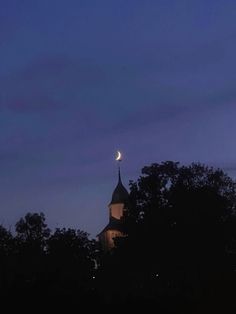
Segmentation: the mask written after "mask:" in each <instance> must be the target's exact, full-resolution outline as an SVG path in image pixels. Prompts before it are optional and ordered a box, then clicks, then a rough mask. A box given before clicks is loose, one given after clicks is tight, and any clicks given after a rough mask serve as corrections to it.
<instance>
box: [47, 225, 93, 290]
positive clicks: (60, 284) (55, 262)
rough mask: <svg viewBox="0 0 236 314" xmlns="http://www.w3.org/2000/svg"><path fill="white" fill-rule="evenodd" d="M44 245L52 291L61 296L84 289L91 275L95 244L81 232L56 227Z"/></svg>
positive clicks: (90, 280)
mask: <svg viewBox="0 0 236 314" xmlns="http://www.w3.org/2000/svg"><path fill="white" fill-rule="evenodd" d="M47 244H48V250H47V255H48V261H49V264H48V270H49V274H48V277H49V278H51V279H50V280H51V282H52V284H53V285H54V289H53V290H52V291H54V293H60V294H64V293H75V292H76V291H77V292H78V290H81V289H83V290H84V289H88V287H89V285H90V283H91V282H92V279H93V274H94V267H95V263H94V248H95V241H94V240H89V238H88V234H87V233H86V232H84V231H81V230H75V229H70V228H69V229H65V228H63V229H59V228H57V229H56V230H55V232H54V234H52V235H51V236H50V238H49V239H48V242H47Z"/></svg>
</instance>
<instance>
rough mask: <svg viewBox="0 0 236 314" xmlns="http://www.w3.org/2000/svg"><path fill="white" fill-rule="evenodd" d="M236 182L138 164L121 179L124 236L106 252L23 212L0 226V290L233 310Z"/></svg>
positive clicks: (135, 305)
mask: <svg viewBox="0 0 236 314" xmlns="http://www.w3.org/2000/svg"><path fill="white" fill-rule="evenodd" d="M235 188H236V185H235V182H234V181H233V180H232V179H231V178H230V177H228V176H227V175H226V174H225V173H224V172H222V171H221V170H219V169H217V170H214V169H212V168H209V167H206V166H204V165H200V164H192V165H190V166H180V165H179V164H178V163H174V162H165V163H162V164H153V165H151V166H149V167H144V168H143V170H142V175H141V176H140V178H139V179H138V180H137V181H136V182H131V183H130V190H131V193H130V200H129V210H128V211H127V212H126V213H125V216H124V217H123V223H124V226H125V229H126V233H127V234H128V236H126V237H122V238H116V239H115V243H116V248H115V249H113V250H112V251H111V252H108V253H105V252H102V250H101V249H100V247H99V244H98V243H97V242H96V241H95V240H90V239H89V235H88V234H87V233H86V232H83V231H81V230H74V229H65V228H63V229H56V230H55V231H54V232H53V233H52V232H51V231H50V230H49V228H48V227H47V224H46V222H45V217H44V215H43V214H42V213H40V214H37V213H33V214H32V213H28V214H27V215H26V216H25V217H24V218H22V219H20V220H19V222H17V223H16V233H15V235H14V236H13V235H12V234H11V232H10V231H8V230H6V229H5V228H4V227H1V226H0V289H1V295H2V296H5V297H6V298H7V297H10V298H12V297H13V296H18V297H19V296H20V298H24V297H25V296H27V299H28V300H34V299H35V298H36V299H37V298H38V299H40V300H46V299H50V300H54V302H55V303H56V304H60V303H61V302H62V300H64V301H66V300H69V301H68V302H69V304H74V305H76V306H78V307H81V306H82V305H86V306H87V308H88V306H92V305H94V304H96V306H97V307H98V306H99V305H100V306H107V305H108V306H111V305H112V309H117V310H118V308H119V307H120V309H122V310H124V309H128V308H129V307H130V309H144V310H148V309H149V308H150V309H152V307H154V308H155V310H156V312H158V311H159V313H177V312H181V313H185V312H186V313H188V314H191V313H196V314H197V313H231V312H232V313H235V312H236V305H235V292H236V272H235V270H236V216H235V210H236V190H235ZM37 302H39V301H37ZM40 302H41V301H40ZM40 302H39V303H40ZM39 303H38V304H39ZM67 304H68V303H67ZM113 311H114V310H113Z"/></svg>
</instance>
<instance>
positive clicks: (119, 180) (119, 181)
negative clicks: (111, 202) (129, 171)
mask: <svg viewBox="0 0 236 314" xmlns="http://www.w3.org/2000/svg"><path fill="white" fill-rule="evenodd" d="M118 183H122V181H121V175H120V164H118Z"/></svg>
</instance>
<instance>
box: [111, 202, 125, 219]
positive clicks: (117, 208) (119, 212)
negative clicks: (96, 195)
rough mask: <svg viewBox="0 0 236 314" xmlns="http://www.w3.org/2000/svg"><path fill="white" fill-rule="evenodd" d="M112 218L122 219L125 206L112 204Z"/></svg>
mask: <svg viewBox="0 0 236 314" xmlns="http://www.w3.org/2000/svg"><path fill="white" fill-rule="evenodd" d="M109 208H110V217H114V218H116V219H121V217H122V216H123V211H124V204H111V205H110V207H109Z"/></svg>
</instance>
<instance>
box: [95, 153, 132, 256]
mask: <svg viewBox="0 0 236 314" xmlns="http://www.w3.org/2000/svg"><path fill="white" fill-rule="evenodd" d="M118 153H119V152H118ZM120 158H121V155H120ZM116 160H117V161H121V159H116ZM128 201H129V193H128V191H127V190H126V188H125V187H124V185H123V183H122V180H121V174H120V167H119V168H118V183H117V186H116V188H115V190H114V191H113V193H112V198H111V202H110V204H109V205H108V208H109V223H108V225H107V226H106V227H105V228H104V229H103V230H102V231H101V232H100V233H99V234H98V239H99V242H100V243H101V245H102V248H103V250H104V251H109V250H111V249H112V248H113V247H114V238H116V237H123V236H125V234H124V230H123V224H122V219H121V218H122V216H123V215H124V212H125V211H126V210H127V207H128Z"/></svg>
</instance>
